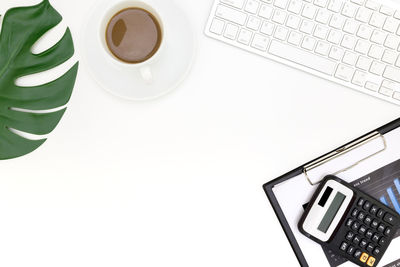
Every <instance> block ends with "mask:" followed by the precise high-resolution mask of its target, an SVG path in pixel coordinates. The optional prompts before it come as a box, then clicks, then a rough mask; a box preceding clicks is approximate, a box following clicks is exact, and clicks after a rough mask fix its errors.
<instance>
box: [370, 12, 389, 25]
mask: <svg viewBox="0 0 400 267" xmlns="http://www.w3.org/2000/svg"><path fill="white" fill-rule="evenodd" d="M385 20H386V16H385V15H383V14H381V13H378V12H374V13H373V14H372V16H371V19H370V21H369V24H370V25H372V26H374V27H376V28H382V27H383V24H384V23H385Z"/></svg>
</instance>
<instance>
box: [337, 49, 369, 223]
mask: <svg viewBox="0 0 400 267" xmlns="http://www.w3.org/2000/svg"><path fill="white" fill-rule="evenodd" d="M357 59H358V56H357V55H356V54H354V53H352V52H347V51H346V52H345V54H344V57H343V60H342V61H343V63H346V64H349V65H351V66H355V65H356V62H357ZM363 86H364V85H363ZM364 217H365V213H363V212H360V213H359V214H358V219H359V220H360V221H362V220H364Z"/></svg>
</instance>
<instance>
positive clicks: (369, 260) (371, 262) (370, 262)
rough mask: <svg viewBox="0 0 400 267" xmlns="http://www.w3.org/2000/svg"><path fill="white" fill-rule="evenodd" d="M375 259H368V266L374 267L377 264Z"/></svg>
mask: <svg viewBox="0 0 400 267" xmlns="http://www.w3.org/2000/svg"><path fill="white" fill-rule="evenodd" d="M375 261H376V260H375V258H374V257H369V258H368V261H367V265H368V266H374V264H375Z"/></svg>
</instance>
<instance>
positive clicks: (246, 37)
mask: <svg viewBox="0 0 400 267" xmlns="http://www.w3.org/2000/svg"><path fill="white" fill-rule="evenodd" d="M252 36H253V33H252V32H251V31H248V30H246V29H242V30H241V31H240V33H239V37H238V42H239V43H242V44H245V45H249V44H250V40H251V37H252Z"/></svg>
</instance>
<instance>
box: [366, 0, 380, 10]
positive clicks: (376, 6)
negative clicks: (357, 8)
mask: <svg viewBox="0 0 400 267" xmlns="http://www.w3.org/2000/svg"><path fill="white" fill-rule="evenodd" d="M380 6H381V5H380V4H378V3H377V2H375V1H372V0H368V1H367V2H366V3H365V7H367V8H369V9H372V10H379V8H380Z"/></svg>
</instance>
